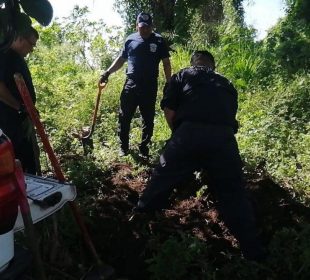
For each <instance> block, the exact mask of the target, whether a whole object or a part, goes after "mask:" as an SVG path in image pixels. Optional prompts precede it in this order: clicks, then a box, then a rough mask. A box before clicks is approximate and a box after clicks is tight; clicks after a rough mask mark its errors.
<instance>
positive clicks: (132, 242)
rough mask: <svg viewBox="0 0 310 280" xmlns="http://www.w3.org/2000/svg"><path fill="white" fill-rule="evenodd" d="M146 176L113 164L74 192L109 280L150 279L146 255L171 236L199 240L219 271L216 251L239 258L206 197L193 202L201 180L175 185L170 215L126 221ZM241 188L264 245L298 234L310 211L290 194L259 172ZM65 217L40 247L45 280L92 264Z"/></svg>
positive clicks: (66, 276) (67, 276)
mask: <svg viewBox="0 0 310 280" xmlns="http://www.w3.org/2000/svg"><path fill="white" fill-rule="evenodd" d="M150 172H151V169H150V171H149V173H147V172H144V173H142V174H138V175H135V176H133V169H132V167H130V166H129V165H127V164H122V163H115V164H114V165H113V166H111V167H110V168H109V169H108V171H107V172H100V171H98V172H95V173H94V174H93V175H92V176H96V182H98V184H94V183H93V182H92V184H91V185H89V186H87V191H82V192H81V194H80V197H79V202H80V203H81V210H82V211H83V213H84V214H85V215H86V216H87V218H86V221H87V225H88V228H89V231H90V235H91V236H92V239H93V242H94V244H95V246H96V249H97V251H98V253H99V255H100V257H101V258H102V260H104V262H105V263H107V264H109V265H111V266H112V267H113V268H114V269H115V278H114V279H132V280H139V279H141V280H142V279H144V280H147V279H149V272H148V270H147V264H146V260H148V259H150V258H151V257H152V254H153V253H154V251H156V247H157V246H158V244H160V243H163V242H164V241H166V240H168V239H169V237H171V236H173V237H175V238H177V239H178V238H179V239H181V238H182V236H184V235H189V236H193V237H196V238H198V239H199V240H201V241H202V242H204V243H205V244H206V246H208V248H209V251H208V258H209V259H212V262H213V263H218V265H219V266H220V264H221V262H225V261H227V258H226V260H225V259H223V252H224V253H225V254H231V255H240V251H239V249H238V243H237V241H236V240H235V239H234V238H233V236H232V235H230V233H229V231H228V230H227V228H226V227H225V225H224V224H223V222H222V220H221V217H220V216H219V215H218V212H217V211H216V209H215V206H214V201H213V200H212V197H211V196H210V195H209V194H208V192H207V191H206V192H205V193H204V195H202V196H201V197H200V198H197V197H196V196H195V193H196V191H197V190H198V189H199V188H200V187H201V182H200V181H196V182H187V183H184V185H183V186H178V189H179V191H177V192H175V193H174V194H173V199H172V204H171V207H170V209H168V210H165V211H162V212H160V213H157V214H155V215H150V214H138V215H135V216H133V213H132V209H133V207H134V206H135V204H136V202H137V200H138V196H139V194H140V193H141V191H142V190H143V188H144V186H145V184H146V182H147V180H148V179H149V176H150ZM254 174H255V175H254ZM86 184H87V182H86ZM247 190H248V193H249V198H250V199H251V201H252V202H253V205H254V208H255V211H256V215H257V220H258V228H259V232H260V236H261V239H262V241H263V243H264V245H265V246H266V247H268V244H269V242H270V240H271V238H272V237H273V235H274V233H275V232H276V231H277V230H279V229H281V228H284V227H285V228H292V229H296V230H298V228H299V226H300V224H301V222H303V221H304V222H306V223H309V222H310V210H309V208H307V207H305V206H304V205H303V204H301V203H299V202H298V201H297V199H296V198H295V197H294V194H293V193H292V192H291V191H290V190H289V189H287V188H283V187H280V186H279V185H277V184H276V183H274V182H273V181H272V180H271V179H270V178H268V177H267V176H265V175H264V174H263V173H262V172H258V171H256V172H254V173H253V174H247ZM68 211H69V210H68V209H66V210H65V211H64V213H63V215H61V216H60V218H58V219H59V222H58V223H59V224H60V225H61V227H62V228H61V229H59V231H60V233H59V235H60V236H58V237H57V238H56V243H55V240H54V237H53V234H50V235H51V236H48V238H49V241H48V242H46V244H45V250H44V249H43V255H44V258H45V261H46V262H47V263H50V265H49V271H50V274H51V275H54V276H53V277H52V278H49V279H81V278H80V275H81V273H82V272H85V271H86V269H88V268H89V267H90V265H91V263H93V259H92V256H91V255H90V254H89V251H88V250H87V248H86V247H85V246H84V245H83V244H84V243H83V241H82V240H81V238H80V239H78V240H76V236H80V235H79V232H78V229H76V226H75V225H74V222H73V221H71V222H69V223H68V221H66V222H65V223H66V224H65V225H64V224H63V221H62V219H64V217H67V216H68V213H67V212H68ZM43 227H44V226H43ZM51 231H52V230H50V231H49V232H51ZM70 238H71V241H72V242H71V243H70ZM68 240H69V241H68ZM49 242H50V244H49ZM57 244H58V247H57V246H56V245H57ZM51 248H54V250H56V251H57V252H56V253H54V256H51V255H52V252H51V251H53V250H51ZM55 248H58V249H55ZM77 262H78V263H79V264H77ZM68 267H71V268H72V267H73V270H72V269H68ZM77 267H78V269H77ZM73 275H76V276H73ZM94 279H95V278H94ZM195 279H200V278H195Z"/></svg>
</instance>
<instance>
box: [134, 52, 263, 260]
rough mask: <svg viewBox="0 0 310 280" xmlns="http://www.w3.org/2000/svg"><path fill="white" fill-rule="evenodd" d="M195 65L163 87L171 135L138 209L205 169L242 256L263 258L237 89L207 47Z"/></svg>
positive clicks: (163, 200)
mask: <svg viewBox="0 0 310 280" xmlns="http://www.w3.org/2000/svg"><path fill="white" fill-rule="evenodd" d="M191 65H192V66H191V67H188V68H185V69H183V70H181V71H180V72H178V73H177V74H175V75H173V76H172V78H171V81H170V83H169V86H168V87H167V88H166V89H165V90H164V97H163V100H162V102H161V107H162V109H163V110H164V113H165V117H166V120H167V122H168V124H169V126H170V128H171V130H172V136H171V139H170V140H169V142H168V143H167V145H166V147H165V149H164V151H163V154H162V155H161V156H160V163H159V165H158V166H157V167H156V168H155V170H154V172H153V174H152V178H151V180H150V182H149V183H148V185H147V186H146V188H145V190H144V192H143V194H142V196H141V197H140V200H139V202H138V205H137V207H136V208H135V210H136V211H137V212H150V211H155V210H159V209H163V208H165V207H166V206H167V205H168V198H169V196H170V194H171V192H172V190H173V188H174V186H176V185H177V184H178V183H180V182H182V181H184V180H185V179H187V178H188V177H189V176H192V174H193V172H194V171H197V170H201V169H204V170H206V171H207V176H208V186H209V187H211V189H210V191H211V192H212V193H213V195H214V196H215V198H216V199H217V203H218V210H219V212H220V214H221V215H222V218H223V220H224V222H225V224H226V225H227V227H228V228H229V229H230V231H231V233H232V234H233V235H234V236H235V237H236V238H237V239H238V241H239V243H240V247H241V250H242V252H243V255H244V257H245V258H247V259H249V260H261V259H262V258H263V256H264V254H263V250H262V247H261V244H260V242H259V240H258V238H257V233H256V225H255V219H254V214H253V210H252V208H251V205H250V203H249V201H248V199H247V197H246V192H245V181H244V179H243V174H242V162H241V159H240V155H239V150H238V145H237V142H236V139H235V136H234V133H236V132H237V126H238V125H237V121H236V118H235V117H236V112H237V107H238V103H237V102H238V101H237V91H236V89H235V88H234V86H233V85H232V84H231V82H229V81H228V80H227V79H226V78H225V77H223V76H221V75H220V74H218V73H216V72H214V69H215V61H214V57H213V56H212V54H211V53H209V52H208V51H196V52H194V54H193V55H192V57H191Z"/></svg>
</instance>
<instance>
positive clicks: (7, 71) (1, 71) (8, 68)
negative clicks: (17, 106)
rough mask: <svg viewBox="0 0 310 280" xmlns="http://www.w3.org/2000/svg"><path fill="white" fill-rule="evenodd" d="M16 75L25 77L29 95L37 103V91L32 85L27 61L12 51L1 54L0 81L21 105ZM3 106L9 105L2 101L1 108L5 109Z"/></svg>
mask: <svg viewBox="0 0 310 280" xmlns="http://www.w3.org/2000/svg"><path fill="white" fill-rule="evenodd" d="M15 73H20V74H21V75H22V76H23V78H24V80H25V83H26V85H27V88H28V90H29V93H30V95H31V98H32V101H33V102H34V103H35V101H36V95H35V90H34V86H33V84H32V78H31V74H30V71H29V68H28V66H27V63H26V61H25V59H24V58H23V57H21V56H20V55H19V54H18V53H17V52H15V51H14V50H11V49H9V50H8V51H6V52H0V81H1V82H3V83H4V84H5V85H6V87H7V88H8V89H9V91H10V92H11V94H12V95H13V96H14V97H15V98H16V99H17V100H18V101H19V102H20V103H23V102H22V97H21V96H20V94H19V91H18V89H17V86H16V84H15V80H14V74H15ZM3 106H7V105H5V104H4V103H2V102H1V101H0V107H1V108H3Z"/></svg>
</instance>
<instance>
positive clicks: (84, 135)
mask: <svg viewBox="0 0 310 280" xmlns="http://www.w3.org/2000/svg"><path fill="white" fill-rule="evenodd" d="M105 87H106V83H99V84H98V94H97V99H96V105H95V110H94V113H93V118H92V125H91V127H90V128H89V127H83V128H82V130H81V132H80V133H73V136H74V137H77V138H78V139H79V140H81V142H82V145H83V150H84V155H88V154H90V153H91V152H92V150H93V149H94V145H93V140H92V139H91V136H92V134H93V132H94V128H95V124H96V120H97V114H98V109H99V103H100V97H101V93H102V90H103V89H104V88H105Z"/></svg>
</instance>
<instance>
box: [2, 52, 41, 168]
mask: <svg viewBox="0 0 310 280" xmlns="http://www.w3.org/2000/svg"><path fill="white" fill-rule="evenodd" d="M16 72H18V73H20V74H22V76H23V78H24V80H25V83H26V85H27V88H28V90H29V93H30V95H31V98H32V101H33V102H34V103H35V102H36V95H35V90H34V86H33V84H32V78H31V74H30V71H29V69H28V66H27V64H26V62H25V60H24V58H22V57H21V56H20V55H19V54H18V53H16V52H15V51H14V50H12V49H9V50H8V51H7V52H1V53H0V81H1V82H3V83H4V84H5V85H6V87H7V88H8V90H9V91H10V93H11V94H12V95H13V96H14V98H15V99H16V100H18V101H19V102H20V103H21V104H22V103H23V101H22V98H21V96H20V94H19V91H18V89H17V87H16V84H15V80H14V74H15V73H16ZM0 128H1V129H2V130H3V132H4V133H5V134H6V135H7V136H8V137H9V138H10V140H11V141H12V143H13V146H14V150H15V156H16V158H18V159H20V160H21V162H22V165H23V167H24V168H25V169H26V170H27V172H28V173H32V174H35V173H36V163H35V156H34V152H33V140H34V139H32V137H33V133H32V132H33V131H32V130H33V126H32V124H31V121H30V119H29V117H28V116H27V115H26V114H25V113H24V114H20V113H19V112H18V111H17V110H15V109H13V108H11V107H10V106H8V105H6V104H5V103H3V102H1V101H0Z"/></svg>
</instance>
